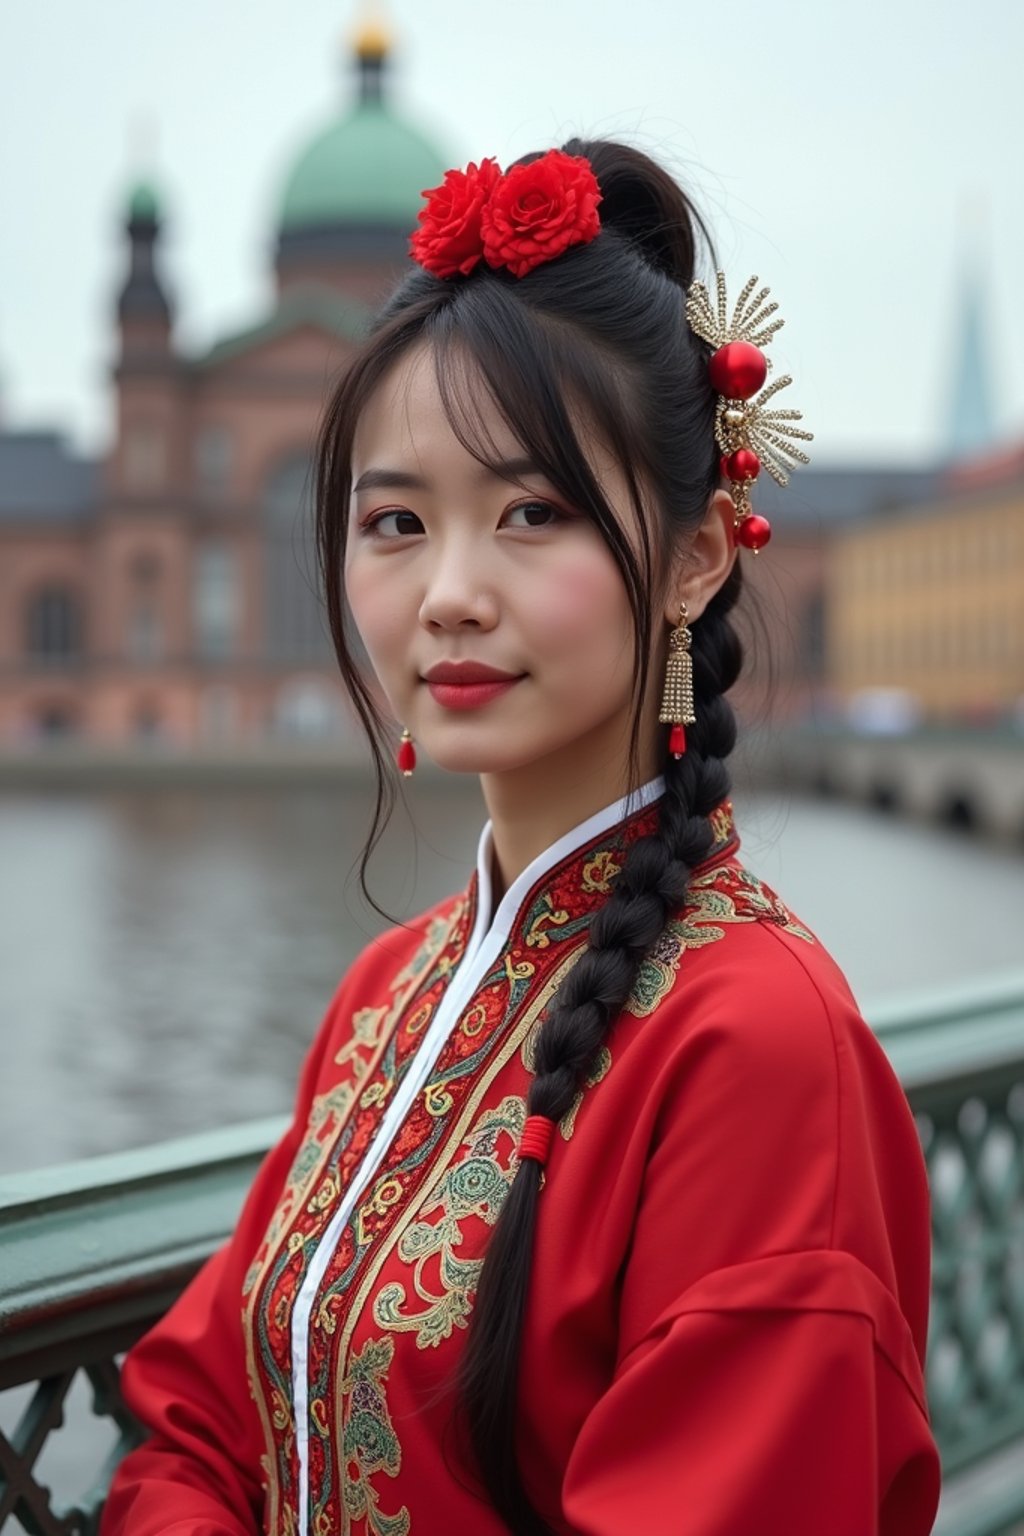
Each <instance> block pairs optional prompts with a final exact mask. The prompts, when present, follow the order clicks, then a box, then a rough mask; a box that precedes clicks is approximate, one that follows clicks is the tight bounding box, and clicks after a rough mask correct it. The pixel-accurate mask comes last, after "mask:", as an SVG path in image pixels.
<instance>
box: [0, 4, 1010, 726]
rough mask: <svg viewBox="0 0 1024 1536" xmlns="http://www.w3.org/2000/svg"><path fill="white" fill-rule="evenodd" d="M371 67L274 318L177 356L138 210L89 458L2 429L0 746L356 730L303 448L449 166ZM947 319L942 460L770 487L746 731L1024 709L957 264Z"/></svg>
mask: <svg viewBox="0 0 1024 1536" xmlns="http://www.w3.org/2000/svg"><path fill="white" fill-rule="evenodd" d="M388 57H389V40H388V37H387V36H386V34H385V32H384V31H383V29H382V28H381V27H380V25H379V24H365V25H364V26H363V27H362V28H361V30H360V31H359V32H358V36H357V39H356V42H355V46H354V55H353V58H352V61H351V62H352V66H353V71H352V72H353V75H354V81H355V84H354V87H353V88H350V100H349V101H348V102H347V103H345V104H344V105H343V108H342V110H341V112H340V113H339V115H338V116H337V118H336V119H335V120H334V121H333V122H330V123H328V124H327V126H326V127H325V128H324V130H323V131H322V132H321V133H320V134H319V135H318V136H317V137H315V138H314V139H313V141H312V142H311V143H309V144H308V146H307V147H306V149H305V150H304V151H303V152H302V153H301V155H300V156H299V157H298V159H297V160H296V162H295V163H294V165H293V167H292V169H291V171H290V174H289V175H288V176H287V178H286V181H285V185H284V188H283V193H282V195H281V198H280V204H279V212H278V217H277V228H276V231H275V234H274V242H273V250H274V263H275V290H274V299H273V303H272V306H271V308H270V310H269V312H268V313H266V314H264V315H262V316H260V317H258V318H257V319H256V320H255V321H254V322H253V323H252V324H251V325H250V326H249V327H247V328H246V329H244V330H242V331H241V332H239V333H237V334H233V335H227V336H224V337H222V338H221V339H220V340H218V341H217V342H216V343H215V344H214V345H212V346H211V347H209V348H208V349H206V350H204V351H202V352H201V353H199V354H197V355H188V354H187V353H186V352H184V351H182V350H181V349H180V347H179V346H178V345H176V342H175V334H174V318H175V305H174V300H173V297H172V295H173V273H168V272H166V271H165V270H164V263H163V261H162V259H161V240H162V234H163V226H164V216H163V211H162V208H161V196H160V192H159V190H158V189H157V188H155V187H154V186H153V185H151V184H150V183H148V182H144V183H139V184H137V185H135V186H134V187H133V188H132V189H131V191H130V195H129V196H128V197H127V199H126V204H125V210H124V225H123V233H124V242H125V250H124V279H123V282H122V284H121V287H120V291H119V292H118V294H117V295H116V304H115V306H114V314H113V326H112V334H111V354H112V356H113V358H114V364H113V368H112V387H113V389H114V391H115V394H116V413H115V421H116V427H115V432H114V436H113V441H112V442H111V443H110V446H109V452H108V453H107V454H106V456H105V457H104V458H103V460H102V461H101V462H92V461H86V460H82V459H80V458H76V457H75V456H74V455H73V454H72V453H70V452H69V450H68V448H67V446H66V444H65V442H64V440H63V438H62V436H61V434H60V433H59V432H57V431H20V432H7V433H4V432H3V431H2V430H0V749H2V748H4V747H8V748H16V747H22V746H24V745H25V744H31V743H33V742H36V741H40V740H44V739H51V738H75V739H78V740H80V741H83V742H88V743H95V744H112V745H113V744H118V743H127V742H131V741H134V740H139V739H154V740H156V741H159V742H162V743H166V744H168V745H173V746H175V747H179V748H183V749H186V750H187V749H188V748H189V747H191V746H194V745H198V744H201V743H204V742H211V741H212V742H238V743H247V744H251V743H254V742H258V741H261V740H267V739H268V738H282V737H284V738H295V737H298V738H304V739H309V738H320V739H344V738H345V737H347V736H354V734H355V726H354V725H353V723H352V721H351V718H350V714H349V709H348V705H347V702H346V700H345V696H344V692H343V689H342V687H341V684H340V681H339V679H338V676H337V667H336V663H335V661H334V656H333V650H332V648H331V644H330V639H329V636H328V633H327V626H326V621H325V616H324V614H323V610H322V604H321V602H320V600H319V597H318V593H317V587H318V581H317V572H316V562H315V552H314V547H313V541H312V523H311V486H310V466H311V447H312V442H313V437H314V433H315V429H316V424H317V420H318V417H319V414H320V410H321V407H322V404H323V401H324V399H325V395H326V392H327V390H328V387H329V385H330V382H331V380H332V377H333V376H334V375H335V374H336V373H337V370H338V369H339V368H340V367H341V365H342V364H343V363H344V361H345V358H346V356H347V355H348V354H349V352H350V350H351V348H352V346H353V345H354V343H355V342H356V340H357V338H358V337H359V335H360V334H361V332H362V329H363V327H364V325H365V323H366V320H367V318H368V316H369V314H370V313H371V312H372V310H373V309H374V307H375V306H376V305H377V304H378V303H379V302H380V301H381V300H382V299H383V298H384V297H385V295H386V294H387V292H388V290H389V288H390V287H391V286H392V284H393V283H394V281H395V279H396V278H397V277H398V276H399V275H400V273H401V272H402V271H403V269H405V268H406V267H407V265H408V256H407V243H408V235H409V231H410V230H411V229H412V228H413V227H414V225H415V222H416V215H417V212H418V210H419V208H420V206H421V192H422V189H423V188H425V187H428V186H432V185H435V184H436V183H437V182H438V181H440V179H441V177H442V175H443V172H444V169H445V168H446V166H447V165H448V164H449V163H451V162H450V161H449V160H448V158H447V157H446V155H445V154H444V153H443V152H441V151H440V150H439V148H438V147H437V146H435V145H434V144H432V143H431V142H430V141H429V140H428V138H426V137H425V136H424V135H423V134H421V133H420V132H418V131H417V129H416V127H415V126H414V125H413V124H410V123H409V122H407V121H406V120H405V118H404V117H403V115H402V113H401V111H400V109H399V107H398V106H397V105H396V103H395V102H394V101H393V100H392V94H393V93H392V90H391V87H390V82H389V73H388ZM951 302H954V303H956V305H957V306H958V308H959V310H960V315H959V321H960V325H959V329H960V342H959V351H958V355H957V356H956V357H955V358H954V361H953V367H952V378H951V389H950V402H951V404H950V422H949V426H948V428H947V430H946V433H945V439H946V441H945V447H944V451H943V454H942V457H941V460H940V462H938V463H936V464H934V465H930V466H922V467H921V468H910V469H907V468H898V469H894V468H887V467H885V466H880V465H872V464H862V465H859V466H858V467H856V468H844V467H837V466H833V467H819V466H814V465H812V466H811V467H810V468H808V469H802V470H798V471H797V472H796V473H795V474H794V476H793V481H792V484H791V485H790V486H789V487H788V488H787V489H786V490H785V491H784V492H779V491H778V489H777V488H776V487H775V486H774V484H773V483H772V482H771V481H766V480H765V477H762V481H763V483H762V484H760V485H759V487H758V497H757V506H758V509H759V510H761V511H763V512H764V513H765V514H766V515H767V516H768V517H769V518H770V519H771V522H772V526H773V530H774V536H773V542H772V545H771V551H770V554H768V555H766V556H764V557H761V558H759V559H754V558H751V557H747V558H746V560H745V566H746V574H747V577H748V583H749V585H750V586H751V587H752V588H753V589H755V593H756V599H755V608H754V610H753V612H752V614H751V615H749V616H747V617H746V618H745V619H744V620H743V623H744V624H745V626H746V639H747V650H748V658H749V661H748V670H747V672H746V675H745V677H744V678H743V679H742V680H741V682H740V684H739V685H738V686H737V688H736V690H735V693H734V698H735V700H736V703H737V705H738V708H739V710H740V713H741V715H746V716H748V717H750V718H751V719H754V720H758V719H763V718H765V717H766V716H771V717H772V718H775V719H779V720H782V721H794V722H796V721H806V720H808V719H815V718H827V719H835V718H842V719H851V718H852V719H853V720H854V721H855V722H856V721H857V720H858V719H861V720H863V721H864V722H865V723H870V717H871V715H872V712H873V711H874V712H875V713H876V715H877V714H878V712H879V711H880V712H881V715H879V716H878V717H879V718H881V716H882V715H885V714H886V712H887V711H888V718H889V719H890V720H896V719H898V718H902V717H903V716H905V717H906V718H907V719H908V720H910V719H917V718H939V719H949V718H954V719H956V720H959V721H963V722H968V721H971V720H975V719H982V718H983V719H985V720H986V721H990V720H992V719H993V718H998V717H1001V716H1003V715H1006V714H1007V713H1009V712H1012V711H1013V710H1014V709H1015V707H1017V705H1018V701H1019V700H1020V699H1021V697H1022V695H1024V619H1022V617H1021V615H1022V612H1024V601H1022V599H1024V525H1022V521H1021V509H1022V500H1024V449H1021V450H1015V451H1012V452H1007V451H1005V450H1002V451H997V450H996V448H995V434H994V429H993V421H992V413H991V389H990V385H989V377H988V368H987V361H986V349H985V338H984V328H983V314H982V299H981V284H980V282H979V281H978V279H977V276H976V275H972V273H971V271H970V270H965V272H964V274H963V278H962V283H961V291H960V293H959V294H957V295H954V296H952V297H951ZM901 712H902V714H901Z"/></svg>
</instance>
